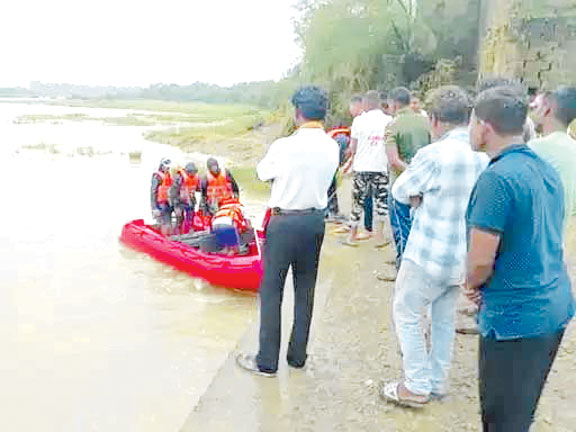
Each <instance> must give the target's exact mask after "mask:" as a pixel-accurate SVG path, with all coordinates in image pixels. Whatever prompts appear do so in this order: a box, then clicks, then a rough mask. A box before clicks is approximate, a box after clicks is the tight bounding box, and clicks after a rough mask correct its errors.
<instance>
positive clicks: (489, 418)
mask: <svg viewBox="0 0 576 432" xmlns="http://www.w3.org/2000/svg"><path fill="white" fill-rule="evenodd" d="M563 335H564V330H562V331H560V332H558V333H554V334H551V335H545V336H539V337H534V338H526V339H515V340H505V341H498V340H496V339H493V338H480V354H479V371H480V404H481V407H482V423H483V425H484V432H527V431H528V430H529V429H530V425H531V424H532V421H533V418H534V413H535V412H536V407H537V406H538V400H539V399H540V394H541V393H542V389H543V387H544V383H545V382H546V378H547V376H548V373H549V372H550V368H551V367H552V363H553V362H554V358H555V357H556V353H557V352H558V347H559V346H560V342H561V341H562V336H563Z"/></svg>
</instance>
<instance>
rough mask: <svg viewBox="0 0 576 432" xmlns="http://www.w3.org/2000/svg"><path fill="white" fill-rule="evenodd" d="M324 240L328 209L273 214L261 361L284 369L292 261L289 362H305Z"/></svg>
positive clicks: (263, 285)
mask: <svg viewBox="0 0 576 432" xmlns="http://www.w3.org/2000/svg"><path fill="white" fill-rule="evenodd" d="M323 241H324V211H322V210H319V211H317V212H314V213H310V214H305V215H286V216H272V218H271V219H270V224H269V225H268V229H267V232H266V245H265V247H264V252H263V265H264V274H263V276H262V282H261V283H260V350H259V352H258V357H257V362H258V367H259V369H260V370H262V371H267V372H275V371H276V370H277V369H278V355H279V352H280V333H281V311H282V295H283V291H284V282H285V281H286V275H287V273H288V269H289V268H290V267H292V274H293V280H294V323H293V326H292V335H291V337H290V343H289V345H288V356H287V357H288V359H287V360H288V364H290V365H291V366H294V367H302V366H304V363H305V362H306V347H307V345H308V335H309V333H310V323H311V321H312V310H313V306H314V287H315V285H316V275H317V274H318V262H319V259H320V249H321V248H322V242H323Z"/></svg>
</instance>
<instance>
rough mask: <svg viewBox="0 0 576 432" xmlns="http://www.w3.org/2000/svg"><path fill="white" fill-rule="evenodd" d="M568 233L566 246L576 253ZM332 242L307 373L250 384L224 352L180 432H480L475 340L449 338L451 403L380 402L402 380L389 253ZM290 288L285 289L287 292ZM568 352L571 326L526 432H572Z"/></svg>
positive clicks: (574, 372) (573, 344)
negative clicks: (381, 391) (379, 275)
mask: <svg viewBox="0 0 576 432" xmlns="http://www.w3.org/2000/svg"><path fill="white" fill-rule="evenodd" d="M329 231H330V230H329ZM574 234H575V235H573V237H572V239H571V241H574V244H575V245H576V233H574ZM338 240H339V238H338V236H337V235H335V234H328V236H327V239H326V243H325V247H324V250H323V257H322V264H321V270H320V284H319V286H318V287H317V299H316V300H317V301H316V311H315V317H314V324H313V334H312V337H311V345H310V355H311V356H310V360H309V363H308V365H307V368H306V369H305V370H304V371H296V370H292V369H289V368H288V367H287V366H286V364H285V362H284V361H283V360H281V366H280V371H279V376H278V378H276V379H266V378H260V377H254V376H252V375H250V374H248V373H245V372H244V371H241V370H239V369H238V368H237V367H236V366H235V364H234V354H235V353H231V355H230V357H229V358H228V360H227V362H226V363H225V365H224V366H223V368H222V369H221V370H220V371H219V373H218V375H217V376H216V378H215V379H214V381H213V383H212V385H211V386H210V388H209V390H208V391H207V393H206V394H205V395H204V396H203V397H202V398H201V401H200V403H199V405H198V406H197V407H196V408H195V409H194V411H193V412H192V413H191V414H190V416H189V417H188V419H187V421H186V423H185V425H184V427H183V429H182V430H183V431H198V430H210V431H229V430H234V431H403V432H408V431H414V432H416V431H418V432H434V431H439V432H441V431H442V432H444V431H479V430H480V423H479V404H478V397H477V378H476V377H477V367H476V363H477V345H478V339H477V337H476V336H460V335H459V336H457V337H456V344H455V353H454V363H453V369H452V378H451V384H452V388H451V396H450V397H449V398H448V399H446V400H444V401H442V402H433V403H430V405H429V406H427V407H426V408H425V409H423V410H422V411H419V412H415V411H412V410H405V409H400V408H396V407H393V406H390V405H387V404H386V403H383V402H382V401H380V400H379V398H378V394H377V389H378V383H379V382H380V381H381V380H388V379H396V378H399V377H400V376H401V367H400V357H399V355H398V349H397V343H396V339H395V336H394V334H393V330H392V326H391V310H390V309H391V308H390V306H391V305H390V295H391V290H392V288H393V286H392V284H391V283H384V282H380V281H378V280H377V279H376V277H375V274H376V272H380V271H387V272H391V271H393V269H392V268H391V267H390V266H387V265H386V264H384V262H385V261H386V260H387V259H388V258H390V257H391V256H392V251H391V249H387V250H384V251H381V252H377V251H375V250H374V248H373V247H372V245H371V244H370V242H368V243H365V244H363V245H362V246H361V247H359V248H357V249H350V248H346V247H344V246H342V245H340V244H339V242H338ZM571 258H574V256H572V257H571ZM571 265H572V266H571V273H572V277H573V279H574V278H575V277H576V260H575V259H571ZM291 290H292V288H291V286H289V285H287V287H286V292H287V293H288V294H289V293H290V292H291ZM288 297H289V298H288V299H286V301H285V305H284V314H285V317H284V326H285V327H284V330H283V335H286V334H287V333H288V331H289V328H288V327H287V323H288V322H289V321H290V319H291V317H290V316H286V314H287V315H290V310H291V306H292V304H291V298H290V295H289V296H288ZM256 321H257V318H256V317H255V319H254V323H253V324H252V326H251V327H250V329H249V330H248V332H247V334H246V335H245V337H244V338H243V340H242V341H240V343H239V348H240V349H242V350H244V351H252V350H255V349H256V347H257V330H258V326H257V322H256ZM285 340H286V336H284V341H285ZM575 350H576V332H575V331H574V329H573V328H572V327H571V328H570V329H569V331H568V334H567V336H566V339H565V342H564V344H563V347H562V349H561V352H560V354H559V356H558V359H557V361H556V363H555V366H554V369H553V371H552V373H551V377H550V380H549V383H548V385H547V388H546V390H545V392H544V395H543V397H542V402H541V405H540V409H539V411H538V416H537V421H536V423H535V425H534V427H533V429H532V430H533V431H536V432H552V431H554V432H568V431H573V430H574V425H575V424H576V412H575V411H574V410H573V406H574V402H575V401H576V388H575V387H574V386H573V385H572V381H573V380H574V379H576V359H575V357H574V353H575ZM283 355H284V354H282V356H283ZM283 358H284V357H281V359H283Z"/></svg>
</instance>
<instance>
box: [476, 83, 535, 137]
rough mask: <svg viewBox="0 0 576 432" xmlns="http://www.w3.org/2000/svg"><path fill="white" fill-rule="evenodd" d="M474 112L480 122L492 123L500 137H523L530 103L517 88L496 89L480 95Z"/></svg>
mask: <svg viewBox="0 0 576 432" xmlns="http://www.w3.org/2000/svg"><path fill="white" fill-rule="evenodd" d="M474 112H475V114H476V117H478V118H479V119H480V120H482V121H485V122H487V123H490V124H491V125H492V127H493V128H494V130H495V131H496V132H497V133H498V134H499V135H503V136H511V135H522V134H523V132H524V125H525V124H526V117H527V115H528V103H527V101H526V97H525V96H524V95H522V94H519V93H518V89H517V88H515V87H494V88H490V89H488V90H485V91H483V92H482V93H480V95H479V96H478V99H477V100H476V103H475V105H474Z"/></svg>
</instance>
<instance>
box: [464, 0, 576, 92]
mask: <svg viewBox="0 0 576 432" xmlns="http://www.w3.org/2000/svg"><path fill="white" fill-rule="evenodd" d="M463 1H465V0H463ZM480 15H481V16H480V22H481V24H480V48H479V54H478V68H479V74H480V75H481V76H489V75H499V76H510V77H520V78H522V79H523V80H524V82H525V83H526V84H527V85H529V86H531V87H536V88H551V87H554V86H556V85H558V84H576V0H482V7H481V13H480Z"/></svg>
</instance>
